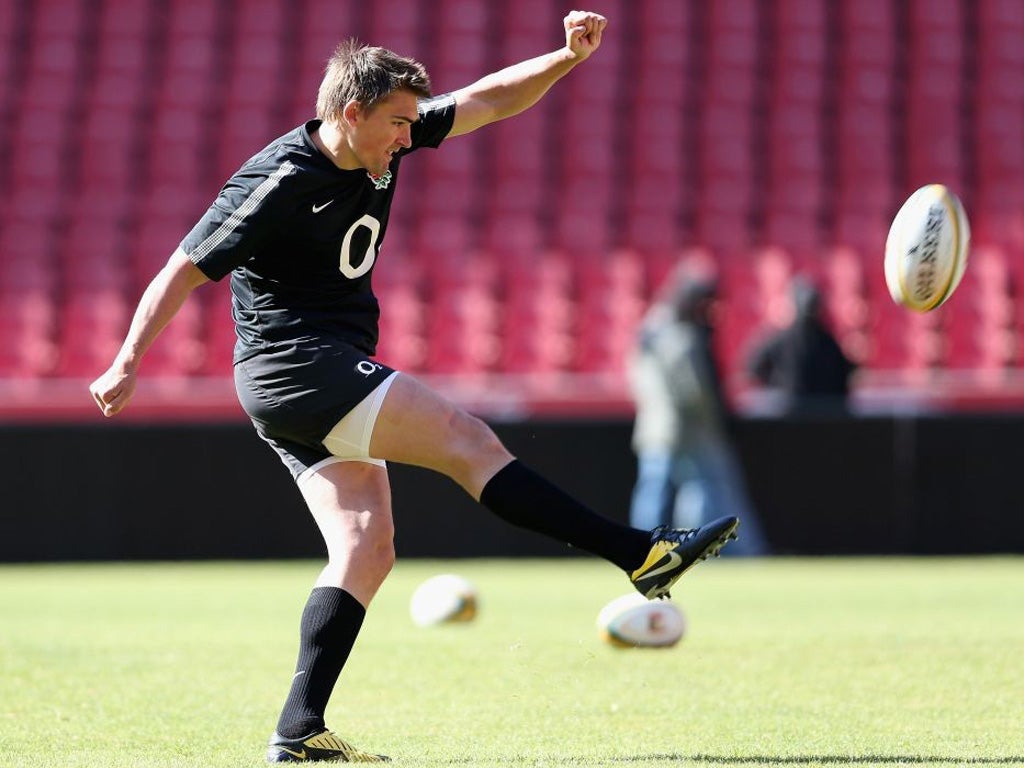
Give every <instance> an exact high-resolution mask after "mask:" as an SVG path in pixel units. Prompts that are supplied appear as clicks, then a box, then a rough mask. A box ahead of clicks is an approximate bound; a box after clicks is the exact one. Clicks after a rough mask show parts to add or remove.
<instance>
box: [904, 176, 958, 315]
mask: <svg viewBox="0 0 1024 768" xmlns="http://www.w3.org/2000/svg"><path fill="white" fill-rule="evenodd" d="M970 243H971V226H970V223H969V222H968V221H967V214H966V213H965V212H964V208H963V206H962V205H961V204H960V200H959V199H958V198H957V196H956V195H955V194H953V192H951V191H950V190H949V188H948V187H946V186H945V185H944V184H929V185H927V186H925V187H921V188H920V189H919V190H917V191H916V192H914V194H912V195H911V196H910V197H909V198H907V201H906V202H905V203H904V204H903V206H902V207H901V208H900V210H899V212H898V213H897V214H896V218H895V219H893V222H892V226H891V227H890V228H889V237H888V238H887V239H886V241H885V282H886V285H888V287H889V293H890V294H891V295H892V298H893V301H895V302H896V303H897V304H901V305H902V306H904V307H906V308H907V309H912V310H914V311H915V312H929V311H931V310H933V309H935V308H936V307H938V306H941V305H942V303H943V302H944V301H946V299H948V298H949V297H950V296H951V295H952V294H953V291H955V290H956V287H957V286H958V285H959V284H960V280H961V279H962V278H963V276H964V270H965V269H966V268H967V253H968V250H969V248H970Z"/></svg>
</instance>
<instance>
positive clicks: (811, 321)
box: [747, 276, 857, 413]
mask: <svg viewBox="0 0 1024 768" xmlns="http://www.w3.org/2000/svg"><path fill="white" fill-rule="evenodd" d="M791 297H792V301H793V320H792V322H791V323H790V324H789V325H788V326H786V327H785V328H782V329H780V330H778V331H776V332H774V333H771V334H769V335H768V336H767V337H766V338H765V339H763V340H762V341H761V342H760V343H759V344H757V345H756V346H755V347H754V349H753V350H752V352H751V354H750V357H749V359H748V362H747V371H748V373H749V375H750V377H751V378H752V379H753V380H754V381H755V382H757V383H758V384H761V385H762V386H765V387H767V388H769V389H771V390H773V391H774V392H775V393H777V394H778V396H779V399H780V410H781V411H782V412H784V413H843V412H845V411H846V407H847V401H848V399H849V395H850V379H851V376H852V374H853V372H854V371H855V370H856V368H857V366H856V364H855V363H854V362H853V361H852V360H850V358H849V357H847V355H846V353H845V352H844V351H843V349H842V347H841V346H840V345H839V342H838V341H836V338H835V336H833V334H832V332H831V331H830V330H829V328H828V325H827V324H826V322H825V319H824V317H823V312H822V297H821V292H820V291H819V290H818V288H817V286H815V285H814V283H813V282H812V281H811V280H809V279H808V278H806V277H804V276H797V277H796V278H794V279H793V283H792V288H791Z"/></svg>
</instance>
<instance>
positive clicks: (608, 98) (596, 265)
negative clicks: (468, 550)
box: [0, 0, 1024, 415]
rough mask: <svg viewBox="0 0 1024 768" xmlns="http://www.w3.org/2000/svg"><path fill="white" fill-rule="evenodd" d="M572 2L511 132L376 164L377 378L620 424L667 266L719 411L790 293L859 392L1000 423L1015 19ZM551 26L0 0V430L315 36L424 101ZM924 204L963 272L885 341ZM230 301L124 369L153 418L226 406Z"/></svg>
mask: <svg viewBox="0 0 1024 768" xmlns="http://www.w3.org/2000/svg"><path fill="white" fill-rule="evenodd" d="M594 8H595V9H596V10H600V11H602V12H604V13H605V14H606V15H608V16H609V18H610V19H611V25H610V27H609V29H608V32H607V34H606V36H605V40H604V43H603V45H602V49H601V51H600V52H599V54H597V55H596V56H595V57H594V58H593V59H592V60H591V61H589V62H588V63H587V64H586V65H585V66H583V67H581V68H580V69H579V70H577V71H575V72H574V73H573V74H572V75H571V76H570V77H568V78H567V79H566V80H565V81H563V82H561V83H559V84H558V85H557V86H556V87H555V88H554V89H553V90H552V91H551V93H550V94H549V95H548V97H547V98H545V99H544V100H543V101H542V102H541V103H540V104H539V105H538V106H537V107H535V108H534V109H532V110H530V111H528V112H526V113H524V114H523V115H520V116H518V117H517V118H515V119H514V120H510V121H506V122H503V123H501V124H499V125H496V126H492V127H489V128H487V129H485V130H483V131H480V132H478V133H475V134H472V135H470V136H466V137H461V138H459V139H457V140H454V141H452V142H451V143H450V144H448V145H446V146H444V147H443V148H442V149H441V150H440V151H438V152H433V151H424V152H422V153H419V154H418V155H416V156H413V157H412V158H410V159H409V160H408V161H407V162H406V163H405V164H404V165H403V170H402V175H403V179H402V185H401V187H400V189H399V191H398V194H397V200H396V205H395V209H394V212H393V215H392V219H391V222H390V225H389V232H388V240H387V244H386V245H385V246H384V249H383V252H382V254H381V259H380V261H379V263H378V266H377V267H376V269H375V275H374V281H375V286H376V289H377V291H378V293H379V295H380V297H381V302H382V305H383V307H384V313H383V319H382V326H381V344H380V352H381V355H382V356H384V357H385V358H386V359H388V360H389V361H390V362H391V363H392V364H394V365H396V366H397V367H399V368H403V369H406V370H409V371H413V372H416V373H417V374H420V375H424V376H437V377H441V378H443V379H444V380H446V381H452V380H456V379H458V380H460V381H461V382H462V383H461V384H460V385H459V386H463V387H470V388H472V387H473V386H477V387H478V389H474V390H472V391H473V392H476V393H480V392H483V393H486V391H488V389H490V390H492V391H499V390H500V391H503V392H506V391H508V389H509V388H511V387H513V385H514V387H516V388H519V390H520V391H522V392H525V393H526V394H525V395H524V396H523V397H524V398H525V400H526V401H529V400H530V398H534V399H537V400H543V399H544V397H546V395H544V394H543V393H545V392H551V391H557V392H558V393H559V394H558V398H557V399H558V401H559V402H560V403H562V404H563V405H564V401H565V400H566V399H567V398H566V395H567V393H569V394H570V395H571V392H572V391H573V388H574V387H576V388H578V390H577V391H579V392H584V391H585V392H597V393H601V394H599V395H597V396H595V397H594V398H592V399H589V400H588V403H589V404H590V406H591V407H592V408H594V409H595V410H600V409H601V408H606V409H611V410H618V411H623V410H625V409H627V408H628V395H627V394H626V389H625V384H624V376H623V371H624V364H625V359H626V356H627V355H628V352H629V349H630V347H631V344H632V341H633V338H634V335H635V331H636V328H637V326H638V324H639V322H640V321H641V318H642V316H643V313H644V311H645V309H646V307H647V306H648V305H649V303H650V301H651V300H652V297H653V296H654V295H655V294H656V291H657V289H658V287H659V284H660V283H661V281H662V280H663V279H664V277H665V275H666V274H668V272H669V271H670V270H671V269H672V268H673V266H674V265H675V264H676V263H677V262H678V261H679V260H681V259H693V260H695V261H698V262H700V263H701V264H703V265H707V264H711V265H713V267H714V269H716V270H717V272H718V274H719V276H720V277H721V280H722V285H723V295H724V298H725V305H724V311H723V313H722V325H721V329H720V330H721V333H720V338H719V350H720V352H721V357H722V360H723V363H724V364H725V365H726V368H727V373H728V374H729V381H730V382H732V385H733V386H734V388H735V391H736V392H737V393H742V391H743V390H744V387H745V382H744V380H743V378H742V375H741V371H742V361H743V356H744V354H745V351H746V349H747V348H748V346H749V344H750V342H751V341H752V340H753V339H754V338H755V337H756V336H757V335H759V334H760V333H762V332H764V331H765V329H766V328H768V327H770V326H772V325H773V324H777V323H778V322H780V320H781V314H780V309H779V307H780V306H781V303H782V299H783V297H784V295H785V291H786V290H787V286H788V282H789V279H790V278H791V277H792V276H793V275H794V274H796V273H798V272H802V273H809V274H811V275H812V276H814V277H815V278H816V279H817V280H818V281H819V283H820V284H821V286H822V287H823V289H824V292H825V296H826V303H827V308H828V312H829V317H830V319H831V321H832V323H833V325H834V327H835V329H836V332H837V334H838V336H839V338H840V339H841V340H842V342H843V343H844V345H845V346H846V348H847V350H848V351H849V352H850V353H851V354H852V355H853V356H855V357H856V358H857V359H858V360H859V361H860V362H861V364H862V372H861V375H860V378H859V379H858V388H859V389H860V390H861V391H863V392H870V391H874V392H876V393H885V392H890V393H891V392H892V391H895V390H899V391H901V392H903V393H904V394H905V393H907V392H911V393H912V392H920V393H923V397H924V398H925V399H927V400H928V401H929V402H934V401H935V398H936V397H937V395H936V393H940V395H939V397H940V399H942V401H943V402H946V403H951V404H956V405H959V406H966V405H976V404H978V403H982V404H985V403H990V404H995V407H1002V406H1004V405H1007V404H1010V405H1013V404H1020V403H1024V386H1022V383H1021V379H1022V376H1021V369H1022V367H1024V352H1022V347H1024V345H1022V334H1024V312H1022V310H1021V308H1020V300H1019V296H1020V291H1021V287H1022V284H1024V46H1021V44H1020V41H1021V40H1022V39H1024V4H1022V3H1021V2H1019V0H976V1H975V0H909V1H908V2H903V0H730V2H715V3H707V2H703V1H702V0H631V1H630V2H627V1H626V0H600V2H596V3H594ZM563 12H564V10H563V9H562V5H561V4H560V3H556V2H554V0H499V1H497V2H489V1H486V2H485V0H437V2H431V3H427V2H423V1H422V0H388V2H387V3H382V2H381V3H363V2H358V1H356V0H221V1H219V2H214V1H211V2H201V3H200V2H192V1H191V0H7V2H4V3H0V147H2V149H3V151H2V152H0V167H2V172H3V174H4V179H5V182H4V184H3V185H2V187H0V389H3V388H4V387H7V388H8V389H7V390H4V391H9V392H19V393H28V394H22V395H19V397H20V398H22V399H14V400H10V399H9V400H8V402H9V403H14V405H8V406H7V410H5V411H4V413H5V414H11V413H12V412H14V411H19V412H24V413H33V414H36V415H39V414H44V415H45V413H46V408H47V402H48V400H47V398H55V399H54V400H53V401H52V402H53V403H54V404H55V405H54V407H55V408H57V409H58V410H57V411H54V412H60V413H66V410H67V407H66V406H67V402H68V400H67V398H72V399H73V398H75V397H78V395H69V394H67V393H69V392H78V393H81V392H82V391H84V390H82V382H83V381H86V380H89V379H91V378H92V377H94V376H95V375H97V374H98V373H100V372H101V370H102V369H103V367H104V366H105V364H106V362H107V361H108V360H109V358H110V356H111V354H112V352H113V350H115V349H116V348H117V345H118V344H119V342H120V339H121V338H122V337H123V334H124V332H125V330H126V327H127V323H128V321H129V319H130V315H131V311H132V308H133V307H134V304H135V301H136V300H137V298H138V296H139V294H140V292H141V291H142V289H143V288H144V287H145V285H146V283H147V282H148V280H149V279H150V278H151V277H152V275H153V274H154V273H155V272H156V270H158V269H159V268H160V265H161V264H162V263H163V262H164V261H165V260H166V258H167V256H168V255H169V254H170V253H171V251H173V249H174V248H175V247H176V245H177V243H178V242H179V241H180V239H181V237H182V236H183V235H184V234H185V233H186V232H187V231H188V229H189V228H190V227H191V225H192V223H193V222H194V220H195V219H196V218H197V217H198V216H199V215H201V213H202V211H203V210H204V209H205V207H206V206H207V205H208V204H209V202H210V201H211V200H212V199H213V197H214V196H215V195H216V192H217V190H218V189H219V186H220V184H221V183H222V182H223V181H224V179H225V178H226V177H227V176H229V175H230V174H231V173H232V172H233V171H234V170H235V169H236V168H237V167H238V166H239V165H240V164H241V163H242V162H244V161H245V159H246V158H248V157H249V156H250V155H251V154H252V153H253V152H255V151H257V150H258V149H259V148H260V147H262V146H263V145H264V144H265V143H266V142H267V141H269V140H270V139H272V138H274V137H275V136H277V135H279V134H281V133H283V132H285V131H287V130H289V129H291V128H292V127H294V125H295V124H297V123H299V122H301V121H302V120H305V119H308V118H309V117H311V116H312V114H313V111H314V105H315V96H316V87H317V84H318V82H319V78H320V75H321V73H322V68H323V65H324V62H325V60H326V58H327V57H328V56H329V54H330V52H331V50H332V49H333V47H334V46H335V45H336V44H337V43H338V42H340V41H341V40H343V39H345V38H348V37H356V38H359V39H361V40H364V41H366V42H370V43H374V44H381V45H385V46H388V47H392V48H394V49H396V50H399V51H400V52H403V53H406V54H409V55H412V56H414V57H416V58H418V59H420V60H422V61H423V62H424V63H425V64H426V65H427V67H428V69H429V70H430V72H431V74H432V78H433V82H434V86H435V90H436V91H438V92H443V91H448V90H452V89H454V88H457V87H459V86H461V85H463V84H465V83H467V82H469V81H471V80H472V79H474V78H476V77H477V76H479V75H482V74H484V73H486V72H489V71H493V70H495V69H498V68H500V67H502V66H504V65H506V64H509V63H512V62H515V61H518V60H521V59H524V58H528V57H530V56H533V55H537V54H539V53H542V52H544V51H546V50H549V49H551V48H553V47H555V46H557V45H559V43H560V35H559V22H560V18H561V15H562V14H563ZM936 181H941V182H943V183H945V184H947V185H949V186H951V187H952V188H953V189H954V190H956V191H957V192H958V193H959V194H960V196H961V198H962V199H963V201H964V203H965V205H966V208H967V210H968V212H969V214H970V216H971V220H972V223H973V230H974V243H975V246H974V250H973V254H972V258H971V265H970V268H969V269H968V272H967V274H966V277H965V279H964V281H963V284H962V286H961V288H960V290H959V292H958V293H957V295H956V296H955V297H954V298H953V299H952V300H951V301H950V302H948V304H947V305H946V306H944V307H943V308H942V309H940V310H939V311H937V312H935V313H931V314H929V315H924V316H919V315H912V314H910V313H907V312H905V311H903V310H901V309H899V308H897V307H896V306H895V305H893V304H892V302H891V300H890V299H889V297H888V294H887V292H886V289H885V285H884V280H883V278H882V274H881V260H882V253H883V249H884V240H885V235H886V231H887V229H888V224H889V221H890V220H891V217H892V215H893V213H894V212H895V210H896V209H897V208H898V206H899V204H900V203H901V202H902V200H903V199H904V198H905V197H906V196H907V195H908V194H909V193H910V192H911V191H913V190H914V189H915V188H916V187H918V186H920V185H922V184H925V183H930V182H936ZM228 303H229V296H228V292H227V286H226V285H225V284H221V285H216V286H206V287H204V289H203V291H202V292H201V295H200V296H198V297H197V298H196V300H195V301H194V302H192V303H190V305H189V306H188V307H186V309H185V310H183V311H182V313H181V315H180V316H179V317H178V318H177V319H176V320H175V322H174V323H173V324H172V325H171V326H170V327H169V328H168V329H167V331H166V333H165V334H164V336H163V337H162V338H161V339H160V340H159V342H158V344H157V345H156V346H155V347H154V349H153V351H152V353H151V354H150V356H149V359H147V363H146V369H145V370H146V374H147V375H148V376H151V377H153V378H154V379H160V380H166V381H171V382H179V384H175V385H173V386H171V385H168V386H167V387H164V388H163V389H161V391H163V392H165V395H163V396H161V397H162V398H163V399H161V400H160V403H161V406H160V407H161V408H164V407H166V409H168V410H169V412H175V409H179V411H180V410H181V409H184V410H185V411H187V410H188V406H189V400H190V398H189V396H188V393H189V391H190V390H189V388H188V386H184V385H181V384H180V382H182V381H184V382H186V383H187V382H189V381H191V382H194V383H195V384H196V387H197V389H196V390H195V391H198V388H200V387H201V388H202V391H203V392H207V393H208V392H210V391H219V392H223V393H224V401H225V403H229V402H230V400H231V397H232V395H231V384H230V377H231V372H230V358H231V344H232V339H233V332H232V328H231V320H230V312H229V309H228ZM473 381H477V382H482V383H479V384H478V385H472V384H471V382H473ZM467 382H470V383H467ZM552 382H556V383H555V384H553V383H552ZM595 382H596V383H595ZM54 393H59V394H56V395H55V394H54ZM166 393H170V394H166ZM174 393H177V394H174ZM877 396H878V397H884V394H879V395H877ZM601 397H604V398H605V399H604V400H603V401H602V400H601ZM871 397H872V395H868V399H869V400H870V399H871ZM62 398H63V399H62ZM204 402H206V403H207V406H208V403H209V400H208V399H207V400H205V401H204ZM602 402H603V405H602ZM875 402H878V401H875ZM82 406H83V408H87V407H89V404H88V401H87V400H86V399H84V398H83V399H82ZM204 407H206V406H204ZM523 407H529V406H528V405H527V406H523ZM559 407H560V406H559ZM225 412H226V413H228V412H229V413H230V414H232V415H236V414H237V408H235V407H234V406H233V405H230V406H225ZM15 415H16V414H15Z"/></svg>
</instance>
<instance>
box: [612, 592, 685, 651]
mask: <svg viewBox="0 0 1024 768" xmlns="http://www.w3.org/2000/svg"><path fill="white" fill-rule="evenodd" d="M685 632H686V619H685V618H684V617H683V612H682V611H681V610H679V607H678V606H677V605H676V604H675V603H672V602H669V601H668V600H648V599H647V598H646V597H644V596H643V595H641V594H639V593H637V592H633V593H631V594H628V595H623V596H622V597H618V598H616V599H614V600H612V601H611V602H610V603H608V604H607V605H606V606H605V607H604V608H602V609H601V612H600V613H599V614H598V615H597V633H598V636H599V637H600V638H601V639H602V640H604V641H605V642H606V643H608V644H609V645H612V646H615V647H616V648H671V647H672V646H673V645H675V644H676V643H678V642H679V641H680V640H681V639H682V637H683V634H684V633H685Z"/></svg>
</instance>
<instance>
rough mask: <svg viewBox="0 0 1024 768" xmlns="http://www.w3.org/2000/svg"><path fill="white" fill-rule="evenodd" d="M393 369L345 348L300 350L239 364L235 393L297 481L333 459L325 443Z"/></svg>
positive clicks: (284, 350) (261, 433)
mask: <svg viewBox="0 0 1024 768" xmlns="http://www.w3.org/2000/svg"><path fill="white" fill-rule="evenodd" d="M393 372H394V371H393V369H391V368H388V367H387V366H386V365H382V364H381V363H378V362H377V361H375V360H373V359H371V358H370V357H368V356H367V355H366V354H364V353H362V352H360V351H359V350H357V349H355V348H353V347H349V346H345V345H341V344H333V345H331V346H326V345H324V346H313V345H297V346H293V347H289V348H287V349H283V350H279V351H276V352H268V353H263V354H259V355H256V356H255V357H250V358H249V359H247V360H242V361H241V362H239V363H236V364H235V390H236V391H237V392H238V400H239V402H240V403H241V404H242V408H243V409H245V412H246V413H247V414H249V418H250V419H252V423H253V424H254V425H255V427H256V432H257V433H258V434H259V436H260V437H262V438H263V439H264V440H266V441H267V442H268V443H269V444H270V446H271V447H272V448H273V449H274V450H275V451H277V453H278V455H279V456H280V457H281V460H282V461H283V462H284V463H285V466H287V467H288V469H289V470H290V471H291V473H292V476H293V477H295V478H298V477H299V475H301V474H302V473H303V472H305V471H306V470H307V469H309V468H310V467H311V466H313V465H314V464H317V463H319V462H321V461H323V460H324V459H328V458H330V457H331V456H332V454H331V452H330V451H329V450H327V448H326V447H325V446H324V443H323V439H324V438H325V437H326V436H327V434H328V433H329V432H330V431H331V430H332V429H333V428H334V426H335V425H336V424H337V423H338V422H339V421H341V420H342V419H343V418H344V417H345V414H347V413H348V412H349V411H351V410H352V409H353V408H354V407H355V406H356V405H358V404H359V403H360V402H361V401H362V400H363V399H364V398H366V396H367V395H369V394H370V393H371V392H373V391H374V390H375V389H376V388H377V387H378V386H380V385H381V384H382V383H383V382H384V380H385V379H387V378H388V377H389V376H390V375H391V374H392V373H393Z"/></svg>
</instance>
